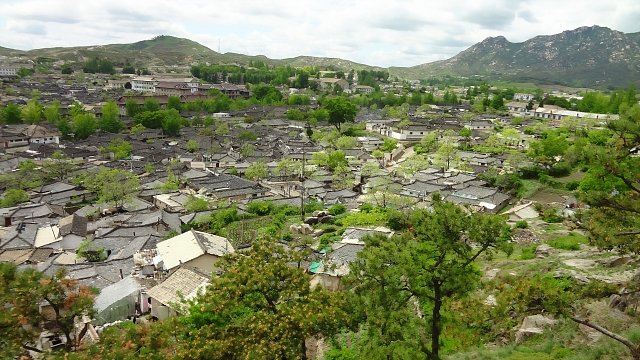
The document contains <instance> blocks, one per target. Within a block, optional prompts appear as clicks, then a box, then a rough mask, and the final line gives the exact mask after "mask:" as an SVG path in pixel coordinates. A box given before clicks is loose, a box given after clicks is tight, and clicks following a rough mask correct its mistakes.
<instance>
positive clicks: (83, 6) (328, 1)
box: [0, 0, 640, 67]
mask: <svg viewBox="0 0 640 360" xmlns="http://www.w3.org/2000/svg"><path fill="white" fill-rule="evenodd" d="M639 20H640V1H638V0H605V1H602V0H567V1H565V0H536V1H531V0H528V1H524V0H439V1H433V0H423V1H419V0H385V1H378V0H368V1H365V0H342V1H333V0H316V1H308V0H282V1H279V0H271V1H265V0H234V1H227V0H215V1H211V0H183V1H175V0H0V46H3V47H8V48H13V49H20V50H29V49H35V48H44V47H56V46H83V45H104V44H114V43H132V42H136V41H141V40H146V39H150V38H153V37H154V36H157V35H172V36H177V37H183V38H188V39H191V40H194V41H197V42H199V43H201V44H203V45H205V46H207V47H209V48H211V49H212V50H215V51H218V44H219V45H220V47H219V48H220V50H221V52H223V53H224V52H235V53H242V54H247V55H259V54H261V55H266V56H268V57H270V58H277V59H281V58H288V57H295V56H298V55H310V56H323V57H335V58H342V59H348V60H351V61H355V62H359V63H364V64H368V65H376V66H383V67H389V66H413V65H418V64H422V63H426V62H431V61H435V60H441V59H447V58H449V57H452V56H454V55H456V54H457V53H458V52H460V51H462V50H464V49H466V48H468V47H469V46H471V45H473V44H475V43H477V42H480V41H482V40H483V39H485V38H487V37H489V36H499V35H502V36H505V37H506V38H507V39H508V40H509V41H511V42H522V41H525V40H527V39H529V38H531V37H534V36H536V35H551V34H556V33H559V32H562V31H565V30H571V29H575V28H578V27H580V26H592V25H600V26H607V27H609V28H612V29H614V30H618V31H622V32H627V33H628V32H639V31H640V21H639Z"/></svg>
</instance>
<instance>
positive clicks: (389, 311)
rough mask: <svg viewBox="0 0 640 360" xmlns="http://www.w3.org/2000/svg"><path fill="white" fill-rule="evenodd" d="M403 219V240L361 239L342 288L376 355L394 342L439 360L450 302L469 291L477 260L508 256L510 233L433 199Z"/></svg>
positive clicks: (495, 221)
mask: <svg viewBox="0 0 640 360" xmlns="http://www.w3.org/2000/svg"><path fill="white" fill-rule="evenodd" d="M409 219H410V221H409V224H411V227H410V229H409V230H408V231H406V232H404V233H403V234H401V235H396V236H393V237H392V238H391V239H386V238H384V237H382V238H380V237H374V238H369V239H365V243H366V246H365V248H364V250H362V251H361V252H360V253H359V254H358V258H357V260H356V261H355V262H354V263H352V265H351V270H350V273H349V276H348V278H347V279H346V284H348V285H349V288H350V289H351V290H352V291H353V292H354V293H355V294H356V295H357V296H358V297H357V298H356V299H354V300H355V302H356V303H359V304H362V305H361V307H360V311H362V313H363V324H366V326H365V328H366V329H367V331H368V333H369V334H370V338H372V339H376V341H377V344H376V345H377V347H378V348H377V349H376V350H377V351H379V352H380V353H382V354H385V353H386V354H388V355H387V356H391V354H393V353H394V352H395V351H396V350H397V349H396V348H395V347H396V346H397V342H400V344H403V343H406V344H407V348H409V349H411V350H412V353H413V355H412V356H411V357H413V358H415V357H417V355H418V354H423V355H422V356H424V355H426V356H427V358H428V359H440V347H441V336H442V331H443V323H444V322H445V319H444V318H442V312H443V311H444V310H445V308H446V306H447V304H448V300H449V299H456V298H462V297H464V296H466V295H467V294H469V293H470V292H472V291H473V290H475V288H476V287H477V285H478V284H479V281H480V272H479V271H478V269H477V268H476V267H475V265H474V264H475V261H476V259H478V257H480V256H481V255H483V254H489V253H491V252H493V251H494V250H496V249H502V250H505V251H507V252H509V251H510V250H509V247H508V246H507V244H508V238H509V236H508V234H509V231H508V229H509V228H508V226H507V225H506V224H505V221H504V219H503V218H501V217H499V216H497V215H487V214H478V213H475V214H468V213H467V212H466V211H465V210H464V209H462V208H461V207H458V206H456V205H455V204H453V203H450V202H444V201H441V200H439V198H437V197H436V198H434V199H433V210H432V211H426V210H417V211H415V212H413V213H412V214H411V215H410V218H409ZM405 325H406V326H405ZM401 346H402V345H401Z"/></svg>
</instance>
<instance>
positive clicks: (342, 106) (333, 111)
mask: <svg viewBox="0 0 640 360" xmlns="http://www.w3.org/2000/svg"><path fill="white" fill-rule="evenodd" d="M322 107H323V108H324V109H325V110H327V113H328V115H329V118H328V121H329V124H331V125H333V126H335V127H336V129H338V131H340V126H341V125H342V124H343V123H345V122H353V120H354V119H355V116H356V112H357V110H358V109H357V107H356V105H355V104H353V103H352V102H350V101H349V99H347V98H345V97H341V96H339V97H334V98H328V99H325V100H324V101H323V103H322Z"/></svg>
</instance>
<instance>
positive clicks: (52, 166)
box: [42, 150, 78, 181]
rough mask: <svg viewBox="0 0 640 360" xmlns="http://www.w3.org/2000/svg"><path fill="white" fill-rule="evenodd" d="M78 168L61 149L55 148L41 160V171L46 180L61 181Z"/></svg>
mask: <svg viewBox="0 0 640 360" xmlns="http://www.w3.org/2000/svg"><path fill="white" fill-rule="evenodd" d="M77 168H78V164H77V162H76V161H74V160H73V159H70V158H69V157H68V156H66V155H65V154H64V153H63V152H62V151H60V150H56V151H54V152H53V154H51V156H50V157H49V158H48V159H46V160H45V161H43V162H42V172H43V173H44V174H45V177H46V178H47V179H48V180H54V181H62V180H64V179H65V178H66V177H67V176H68V175H69V174H70V173H72V172H73V171H75V170H76V169H77Z"/></svg>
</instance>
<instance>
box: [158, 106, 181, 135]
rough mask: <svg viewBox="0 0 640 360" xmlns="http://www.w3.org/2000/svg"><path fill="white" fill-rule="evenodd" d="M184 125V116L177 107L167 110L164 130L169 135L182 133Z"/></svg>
mask: <svg viewBox="0 0 640 360" xmlns="http://www.w3.org/2000/svg"><path fill="white" fill-rule="evenodd" d="M181 127H182V118H181V117H180V114H179V113H178V111H177V110H175V109H170V110H166V113H165V116H164V119H162V130H163V131H164V133H165V134H167V135H169V136H178V135H180V128H181Z"/></svg>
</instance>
